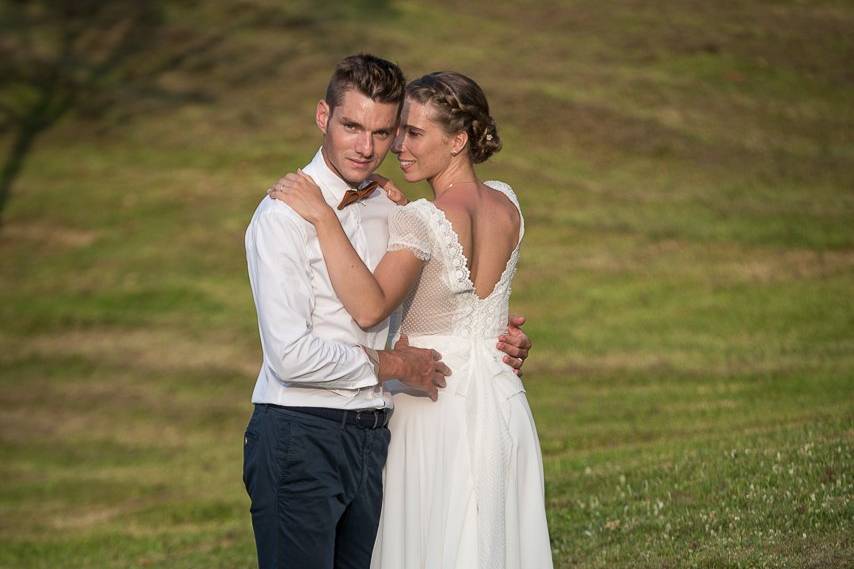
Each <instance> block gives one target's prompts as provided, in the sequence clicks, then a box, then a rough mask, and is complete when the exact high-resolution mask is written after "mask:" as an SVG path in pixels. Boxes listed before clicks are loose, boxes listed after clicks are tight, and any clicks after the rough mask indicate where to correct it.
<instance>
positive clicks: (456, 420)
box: [371, 336, 552, 569]
mask: <svg viewBox="0 0 854 569" xmlns="http://www.w3.org/2000/svg"><path fill="white" fill-rule="evenodd" d="M409 341H410V344H411V345H413V346H419V347H425V348H427V347H429V348H434V349H436V350H437V351H439V352H440V353H441V354H442V356H443V361H444V362H445V363H446V364H447V365H448V367H450V368H451V370H452V372H453V373H452V375H451V376H449V377H448V381H447V387H446V388H445V389H442V390H440V392H439V400H438V401H436V402H433V401H431V400H430V399H429V398H427V397H425V396H419V395H417V394H413V393H411V392H408V391H406V389H405V387H403V386H402V385H401V384H397V385H396V386H393V385H389V387H390V389H391V390H392V391H393V392H395V393H394V395H393V398H394V407H395V409H394V415H393V416H392V419H391V422H390V424H389V428H390V429H391V445H390V447H389V454H388V461H387V463H386V468H385V479H384V497H383V509H382V515H381V518H380V527H379V532H378V534H377V539H376V543H375V546H374V554H373V559H372V562H371V567H372V569H473V568H477V567H480V568H483V569H487V568H488V569H502V568H506V569H523V568H525V569H527V568H530V569H550V568H551V567H552V558H551V547H550V544H549V535H548V527H547V525H546V514H545V502H544V484H543V462H542V455H541V452H540V445H539V441H538V439H537V431H536V427H535V425H534V420H533V417H532V415H531V410H530V408H529V406H528V401H527V399H526V398H525V393H524V389H523V387H522V384H521V381H520V380H519V379H518V378H517V377H516V375H515V374H514V373H513V371H512V370H511V369H510V368H509V366H507V365H506V364H504V363H502V362H501V357H502V356H503V354H501V353H500V352H499V351H498V350H497V349H495V340H493V339H489V340H486V339H480V338H477V339H473V338H465V337H456V336H418V337H410V338H409ZM390 383H391V382H390ZM395 383H396V382H395Z"/></svg>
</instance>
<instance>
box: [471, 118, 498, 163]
mask: <svg viewBox="0 0 854 569" xmlns="http://www.w3.org/2000/svg"><path fill="white" fill-rule="evenodd" d="M471 126H472V128H471V130H472V132H471V133H470V136H471V139H470V140H469V152H470V153H471V159H472V162H474V163H475V164H479V163H481V162H485V161H486V160H488V159H489V157H490V156H492V155H493V154H495V153H496V152H498V151H499V150H501V137H500V136H498V129H497V128H496V127H495V119H493V118H492V117H491V116H488V115H487V116H486V117H485V118H483V119H480V120H474V121H472V125H471Z"/></svg>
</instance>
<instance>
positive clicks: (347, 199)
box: [338, 182, 379, 209]
mask: <svg viewBox="0 0 854 569" xmlns="http://www.w3.org/2000/svg"><path fill="white" fill-rule="evenodd" d="M377 186H379V183H377V182H371V183H370V184H368V185H367V186H365V187H364V188H362V189H360V190H347V191H346V192H344V197H343V198H341V203H340V204H338V209H344V208H345V207H347V206H348V205H350V204H351V203H356V202H357V201H359V200H363V199H365V198H366V197H368V196H369V195H371V194H372V193H374V190H376V189H377Z"/></svg>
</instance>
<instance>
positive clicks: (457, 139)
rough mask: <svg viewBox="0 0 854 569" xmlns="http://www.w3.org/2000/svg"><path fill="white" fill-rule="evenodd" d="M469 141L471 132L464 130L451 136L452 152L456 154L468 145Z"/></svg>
mask: <svg viewBox="0 0 854 569" xmlns="http://www.w3.org/2000/svg"><path fill="white" fill-rule="evenodd" d="M468 141H469V133H467V132H466V131H464V130H461V131H460V132H458V133H457V134H455V135H454V136H452V137H451V154H453V155H454V156H456V155H457V154H459V153H460V152H462V151H463V149H464V148H465V147H466V144H467V143H468Z"/></svg>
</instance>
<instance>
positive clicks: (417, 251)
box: [388, 239, 430, 261]
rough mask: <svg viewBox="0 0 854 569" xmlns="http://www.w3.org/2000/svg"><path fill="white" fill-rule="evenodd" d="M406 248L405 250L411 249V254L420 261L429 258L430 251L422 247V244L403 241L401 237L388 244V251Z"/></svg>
mask: <svg viewBox="0 0 854 569" xmlns="http://www.w3.org/2000/svg"><path fill="white" fill-rule="evenodd" d="M403 249H406V250H407V251H411V252H412V254H413V255H415V256H416V257H417V258H418V259H420V260H422V261H429V260H430V251H429V250H427V249H424V248H423V247H422V246H420V245H417V244H415V243H412V242H411V241H404V240H402V239H398V240H397V241H395V242H394V243H389V244H388V250H389V251H401V250H403Z"/></svg>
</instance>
